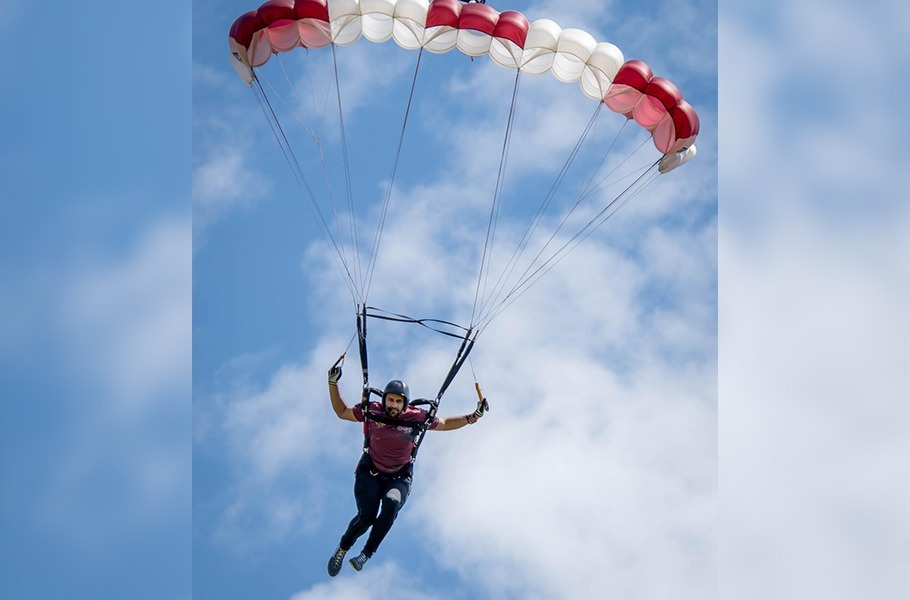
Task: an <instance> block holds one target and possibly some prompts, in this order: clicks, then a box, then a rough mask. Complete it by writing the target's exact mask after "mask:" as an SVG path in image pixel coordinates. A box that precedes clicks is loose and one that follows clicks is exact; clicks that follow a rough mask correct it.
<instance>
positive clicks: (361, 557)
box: [348, 552, 370, 571]
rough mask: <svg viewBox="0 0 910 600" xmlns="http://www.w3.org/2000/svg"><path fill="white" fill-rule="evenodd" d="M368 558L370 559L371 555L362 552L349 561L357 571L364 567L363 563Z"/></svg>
mask: <svg viewBox="0 0 910 600" xmlns="http://www.w3.org/2000/svg"><path fill="white" fill-rule="evenodd" d="M368 560H370V557H369V556H367V555H366V554H364V553H363V552H361V553H360V554H358V555H357V556H355V557H354V558H352V559H351V560H349V561H348V562H349V563H351V566H352V567H354V570H355V571H359V570H361V569H362V568H363V565H365V564H366V563H367V561H368Z"/></svg>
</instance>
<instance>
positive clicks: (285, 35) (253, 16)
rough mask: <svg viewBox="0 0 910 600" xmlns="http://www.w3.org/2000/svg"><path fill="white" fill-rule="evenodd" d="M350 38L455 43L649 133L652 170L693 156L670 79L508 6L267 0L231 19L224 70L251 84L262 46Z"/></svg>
mask: <svg viewBox="0 0 910 600" xmlns="http://www.w3.org/2000/svg"><path fill="white" fill-rule="evenodd" d="M360 38H366V39H368V40H370V41H371V42H377V43H378V42H385V41H387V40H389V39H393V40H395V43H396V44H398V45H399V46H401V47H402V48H405V49H410V50H417V49H426V50H428V51H430V52H435V53H444V52H449V51H450V50H453V49H455V48H457V49H458V50H460V51H461V52H462V53H464V54H466V55H468V56H472V57H479V56H489V57H490V59H491V60H492V61H493V62H495V63H496V64H497V65H500V66H502V67H504V68H508V69H517V70H520V71H521V72H522V73H527V74H530V75H542V74H544V73H547V72H550V73H552V74H553V76H554V77H556V78H557V79H558V80H560V81H563V82H567V83H571V82H575V81H577V82H579V85H580V87H581V91H582V92H583V93H584V94H585V95H587V96H589V97H590V98H593V99H596V100H599V101H602V102H603V103H604V104H605V105H606V106H607V107H608V108H609V109H610V110H612V111H613V112H616V113H619V114H622V115H624V116H625V117H627V118H629V119H634V121H635V122H636V123H638V124H639V125H640V126H641V127H643V128H644V129H646V130H647V131H649V132H650V133H651V136H652V139H653V142H654V145H655V147H656V148H657V149H658V150H659V151H660V152H661V153H663V154H664V155H665V156H664V159H663V160H662V161H661V164H660V171H661V172H662V173H664V172H668V171H670V170H672V169H674V168H676V167H677V166H679V165H681V164H683V163H685V162H686V161H688V160H689V159H690V158H692V157H693V156H694V155H695V146H694V141H695V138H696V137H697V136H698V131H699V120H698V115H697V114H696V112H695V110H694V109H693V108H692V106H691V105H690V104H689V103H688V102H686V101H685V100H684V99H683V97H682V94H681V93H680V91H679V90H678V89H677V87H676V86H675V85H673V83H671V82H670V81H668V80H666V79H663V78H661V77H655V76H654V75H653V73H652V72H651V69H650V67H648V65H647V64H645V63H644V62H642V61H640V60H628V61H626V60H625V59H624V57H623V54H622V52H621V51H620V50H619V48H617V47H616V46H615V45H613V44H611V43H609V42H597V41H596V40H595V38H594V37H593V36H592V35H590V34H589V33H587V32H585V31H583V30H581V29H563V28H561V27H560V26H559V25H557V24H556V23H555V22H553V21H551V20H548V19H539V20H537V21H534V22H529V21H528V19H527V18H526V17H525V16H524V15H523V14H521V13H520V12H517V11H505V12H502V13H500V12H498V11H496V10H495V9H494V8H492V7H491V6H488V5H486V4H480V3H471V4H462V3H461V2H459V1H458V0H433V1H432V2H428V0H269V1H268V2H265V3H264V4H262V5H261V6H260V7H259V8H258V9H256V10H253V11H250V12H248V13H246V14H244V15H241V16H240V17H239V18H238V19H237V20H236V21H235V22H234V24H233V26H232V27H231V30H230V38H229V44H230V48H231V56H232V63H233V65H234V68H235V69H236V70H237V72H238V74H239V75H240V76H241V78H243V80H244V81H245V82H246V83H247V85H252V81H253V78H254V73H253V68H254V67H259V66H262V65H264V64H265V63H266V62H267V61H268V60H269V58H270V57H271V55H272V54H277V53H279V52H290V51H291V50H294V49H295V48H298V47H304V48H314V49H315V48H322V47H325V46H329V45H330V44H335V45H339V46H344V45H348V44H353V43H354V42H356V41H357V40H359V39H360Z"/></svg>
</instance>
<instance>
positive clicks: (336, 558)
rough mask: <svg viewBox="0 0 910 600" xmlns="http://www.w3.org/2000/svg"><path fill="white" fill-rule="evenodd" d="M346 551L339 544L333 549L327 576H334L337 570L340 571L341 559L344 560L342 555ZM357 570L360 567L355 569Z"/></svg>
mask: <svg viewBox="0 0 910 600" xmlns="http://www.w3.org/2000/svg"><path fill="white" fill-rule="evenodd" d="M347 553H348V551H347V550H345V549H344V548H342V547H341V546H338V549H337V550H335V554H333V555H332V558H330V559H329V576H330V577H334V576H335V575H338V572H339V571H341V561H343V560H344V555H345V554H347ZM357 570H358V571H359V570H360V569H357Z"/></svg>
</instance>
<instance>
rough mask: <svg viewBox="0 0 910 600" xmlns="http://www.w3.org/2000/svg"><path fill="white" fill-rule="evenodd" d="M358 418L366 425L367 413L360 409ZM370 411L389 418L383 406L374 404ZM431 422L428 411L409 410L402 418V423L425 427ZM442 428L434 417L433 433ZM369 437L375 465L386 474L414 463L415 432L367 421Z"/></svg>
mask: <svg viewBox="0 0 910 600" xmlns="http://www.w3.org/2000/svg"><path fill="white" fill-rule="evenodd" d="M353 410H354V418H355V419H357V420H358V421H361V422H363V410H362V409H361V408H360V405H359V404H358V405H356V406H354V408H353ZM367 411H369V413H370V414H373V415H382V416H387V415H386V413H385V410H384V409H383V408H382V405H381V404H380V403H379V402H370V404H369V406H368V407H367ZM426 418H427V411H425V410H423V409H422V408H414V407H413V406H408V409H407V410H406V411H404V412H403V413H401V414H400V415H398V420H400V421H408V422H414V423H421V422H423V420H424V419H426ZM438 426H439V419H438V418H437V417H433V420H432V421H430V427H429V428H430V429H436V427H438ZM366 427H367V435H369V437H370V458H371V459H373V464H374V465H376V468H377V469H379V470H380V471H382V472H383V473H395V472H396V471H398V470H400V469H401V468H402V467H404V466H405V465H406V464H408V463H409V462H410V461H411V452H412V451H413V450H414V433H415V432H414V429H412V428H411V427H407V426H404V425H398V426H396V425H386V424H385V423H379V422H377V421H367V423H366Z"/></svg>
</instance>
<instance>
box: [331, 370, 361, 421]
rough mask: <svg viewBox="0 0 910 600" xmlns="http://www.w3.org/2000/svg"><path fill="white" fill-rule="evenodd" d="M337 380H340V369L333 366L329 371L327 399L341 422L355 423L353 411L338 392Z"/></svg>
mask: <svg viewBox="0 0 910 600" xmlns="http://www.w3.org/2000/svg"><path fill="white" fill-rule="evenodd" d="M339 379H341V367H338V366H335V367H332V368H331V369H329V399H330V400H331V401H332V410H334V411H335V414H336V415H338V418H339V419H341V420H343V421H356V420H357V418H356V417H355V416H354V409H353V408H352V407H350V406H348V405H347V404H346V403H345V401H344V398H342V397H341V392H339V391H338V380H339Z"/></svg>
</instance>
